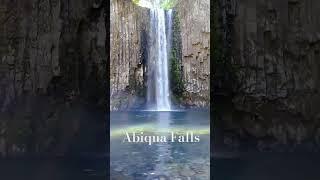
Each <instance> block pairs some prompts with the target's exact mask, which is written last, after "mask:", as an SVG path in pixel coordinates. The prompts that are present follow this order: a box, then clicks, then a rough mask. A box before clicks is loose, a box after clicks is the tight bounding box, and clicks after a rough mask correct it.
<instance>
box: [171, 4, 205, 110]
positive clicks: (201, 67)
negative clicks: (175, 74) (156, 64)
mask: <svg viewBox="0 0 320 180" xmlns="http://www.w3.org/2000/svg"><path fill="white" fill-rule="evenodd" d="M209 7H210V1H209V0H184V1H178V4H177V6H176V10H177V12H178V16H179V20H180V31H181V39H182V61H181V65H182V71H183V81H184V86H185V91H186V92H185V97H186V98H185V100H184V101H185V103H186V104H188V105H194V106H196V107H203V108H208V107H209V104H210V8H209Z"/></svg>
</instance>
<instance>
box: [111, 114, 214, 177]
mask: <svg viewBox="0 0 320 180" xmlns="http://www.w3.org/2000/svg"><path fill="white" fill-rule="evenodd" d="M110 127H111V132H110V135H111V139H110V145H111V148H110V153H111V154H110V161H111V162H110V165H111V170H110V172H111V177H113V178H114V179H135V180H140V179H141V180H145V179H157V178H159V177H163V178H165V177H169V178H170V179H179V178H180V179H188V178H189V179H190V178H191V179H199V180H202V179H203V180H208V179H209V176H210V174H209V169H210V158H209V156H210V148H209V147H210V134H209V133H210V132H209V129H210V125H209V112H188V111H185V112H116V113H111V123H110ZM125 132H131V133H132V132H136V133H138V132H144V134H145V135H167V142H165V143H153V144H152V145H148V144H147V143H129V142H123V138H124V137H125ZM171 132H174V133H176V134H177V135H181V136H186V132H193V133H194V134H195V135H199V136H200V142H193V143H191V142H184V143H182V142H177V141H175V142H171ZM189 141H190V140H189Z"/></svg>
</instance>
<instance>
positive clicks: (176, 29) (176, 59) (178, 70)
mask: <svg viewBox="0 0 320 180" xmlns="http://www.w3.org/2000/svg"><path fill="white" fill-rule="evenodd" d="M172 32H173V33H172V46H171V53H170V88H171V90H172V94H173V97H174V99H175V100H177V101H180V100H181V97H182V95H183V92H184V91H185V88H184V82H183V78H182V67H181V65H182V64H181V61H182V53H181V43H182V41H181V31H180V21H179V17H178V14H177V13H176V12H174V13H173V30H172Z"/></svg>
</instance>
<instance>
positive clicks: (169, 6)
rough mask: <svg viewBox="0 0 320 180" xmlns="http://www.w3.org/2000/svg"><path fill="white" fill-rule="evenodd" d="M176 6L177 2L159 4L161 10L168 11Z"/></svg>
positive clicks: (170, 0) (173, 0)
mask: <svg viewBox="0 0 320 180" xmlns="http://www.w3.org/2000/svg"><path fill="white" fill-rule="evenodd" d="M176 4H177V0H164V1H162V3H161V5H160V6H161V8H163V9H165V10H168V9H172V8H174V6H175V5H176Z"/></svg>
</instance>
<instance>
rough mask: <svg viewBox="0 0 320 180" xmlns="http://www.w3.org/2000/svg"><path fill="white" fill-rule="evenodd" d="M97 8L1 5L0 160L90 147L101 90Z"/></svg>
mask: <svg viewBox="0 0 320 180" xmlns="http://www.w3.org/2000/svg"><path fill="white" fill-rule="evenodd" d="M104 3H105V2H104V1H99V0H89V1H77V0H69V1H60V0H45V1H36V0H28V1H7V0H4V1H1V5H0V21H1V24H2V25H1V27H0V34H1V35H0V154H2V155H3V156H10V155H18V154H20V153H38V154H41V153H47V152H50V153H57V154H60V153H62V154H63V153H65V152H68V151H71V150H80V149H81V150H83V149H85V148H88V147H89V145H92V146H91V147H96V146H97V145H95V144H94V143H96V139H97V136H96V135H97V134H99V133H102V132H103V131H104V130H103V128H99V126H101V127H102V126H103V123H104V122H103V121H104V117H103V114H102V112H103V110H102V111H100V110H97V109H99V108H101V109H102V107H103V106H104V104H105V102H104V99H105V98H103V97H105V96H106V93H105V92H104V90H105V89H106V85H107V80H106V79H105V75H106V67H107V66H106V64H107V59H106V51H105V41H106V31H105V29H106V28H105V16H104V14H105V13H104V11H105V5H104ZM92 109H96V111H97V112H93V111H92ZM91 115H92V117H90V116H91ZM94 116H95V117H96V118H93V117H94ZM98 117H100V118H98ZM89 127H92V128H96V132H94V131H93V130H85V129H86V128H89ZM80 132H81V133H80ZM100 135H101V134H100ZM77 138H79V139H77ZM82 138H83V139H82ZM80 140H83V141H84V142H83V146H81V145H80V146H78V145H75V144H81V143H77V142H79V141H80ZM100 143H101V142H100ZM101 145H103V143H102V144H101ZM73 148H74V149H73Z"/></svg>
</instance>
